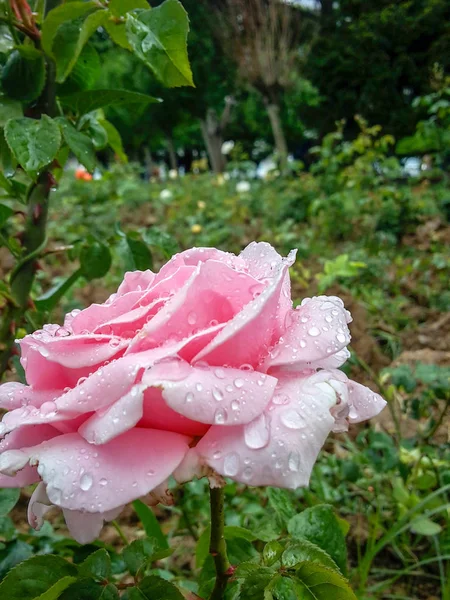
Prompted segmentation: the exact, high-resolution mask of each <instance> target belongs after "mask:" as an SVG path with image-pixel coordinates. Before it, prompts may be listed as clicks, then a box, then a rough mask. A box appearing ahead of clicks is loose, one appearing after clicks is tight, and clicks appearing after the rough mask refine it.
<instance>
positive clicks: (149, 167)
mask: <svg viewBox="0 0 450 600" xmlns="http://www.w3.org/2000/svg"><path fill="white" fill-rule="evenodd" d="M144 164H145V173H146V175H147V179H150V177H152V175H153V158H152V153H151V152H150V149H149V148H148V147H147V146H144Z"/></svg>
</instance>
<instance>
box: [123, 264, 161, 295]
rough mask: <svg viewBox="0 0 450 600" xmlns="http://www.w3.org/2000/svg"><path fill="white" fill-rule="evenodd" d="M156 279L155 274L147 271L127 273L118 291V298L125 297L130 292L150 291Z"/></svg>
mask: <svg viewBox="0 0 450 600" xmlns="http://www.w3.org/2000/svg"><path fill="white" fill-rule="evenodd" d="M154 279H155V274H154V273H153V272H152V271H150V269H147V270H146V271H127V273H125V276H124V278H123V281H122V283H121V284H120V286H119V289H118V290H117V295H118V296H123V295H124V294H128V293H129V292H140V291H141V290H146V289H148V288H149V287H150V286H151V284H152V283H153V281H154Z"/></svg>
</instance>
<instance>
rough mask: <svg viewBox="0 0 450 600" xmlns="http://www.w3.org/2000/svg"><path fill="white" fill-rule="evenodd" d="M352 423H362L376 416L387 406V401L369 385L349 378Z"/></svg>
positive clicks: (350, 418)
mask: <svg viewBox="0 0 450 600" xmlns="http://www.w3.org/2000/svg"><path fill="white" fill-rule="evenodd" d="M348 389H349V402H350V412H349V415H348V420H349V422H350V423H361V422H362V421H367V420H368V419H372V418H373V417H376V416H377V415H378V414H379V413H380V412H381V411H382V410H383V408H384V407H385V406H386V404H387V402H386V400H384V399H383V398H382V397H381V396H380V395H379V394H376V393H375V392H372V390H371V389H369V388H368V387H366V386H364V385H361V384H360V383H356V381H351V380H349V382H348Z"/></svg>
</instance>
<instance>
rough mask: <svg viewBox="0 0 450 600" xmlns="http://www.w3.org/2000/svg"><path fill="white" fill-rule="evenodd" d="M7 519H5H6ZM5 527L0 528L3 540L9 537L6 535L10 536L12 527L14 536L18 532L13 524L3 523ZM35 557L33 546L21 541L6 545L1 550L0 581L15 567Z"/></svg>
mask: <svg viewBox="0 0 450 600" xmlns="http://www.w3.org/2000/svg"><path fill="white" fill-rule="evenodd" d="M4 519H5V517H4ZM2 525H3V527H1V528H0V530H1V536H2V537H3V538H6V537H8V536H7V535H5V534H9V533H10V531H9V528H10V527H12V529H13V534H15V532H16V530H15V527H14V525H13V523H9V524H8V525H7V521H4V522H3V523H2ZM32 555H33V546H30V544H26V543H25V542H22V541H21V540H14V541H13V542H11V543H10V544H7V545H6V548H4V549H3V550H0V580H1V579H2V578H3V577H4V576H5V575H6V573H8V571H10V570H11V569H12V568H13V567H15V566H16V565H18V564H19V563H21V562H22V561H24V560H26V559H27V558H30V556H32Z"/></svg>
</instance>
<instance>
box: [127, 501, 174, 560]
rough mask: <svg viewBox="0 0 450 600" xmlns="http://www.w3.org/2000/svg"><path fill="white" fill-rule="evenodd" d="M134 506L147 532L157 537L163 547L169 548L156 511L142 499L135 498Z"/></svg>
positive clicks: (149, 535)
mask: <svg viewBox="0 0 450 600" xmlns="http://www.w3.org/2000/svg"><path fill="white" fill-rule="evenodd" d="M133 508H134V510H135V511H136V514H137V516H138V517H139V519H140V521H141V523H142V525H143V526H144V529H145V533H146V534H147V535H148V537H150V538H152V537H153V538H156V540H157V541H158V544H159V546H160V547H161V548H168V547H169V544H168V542H167V538H166V536H165V535H164V533H163V532H162V531H161V527H160V525H159V523H158V520H157V518H156V517H155V513H154V512H153V511H152V509H151V508H150V507H149V506H147V505H146V504H144V503H143V502H141V500H135V501H134V502H133Z"/></svg>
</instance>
